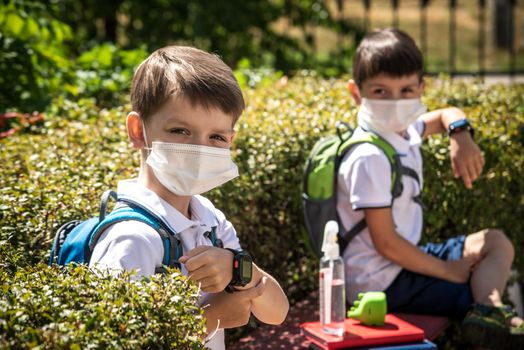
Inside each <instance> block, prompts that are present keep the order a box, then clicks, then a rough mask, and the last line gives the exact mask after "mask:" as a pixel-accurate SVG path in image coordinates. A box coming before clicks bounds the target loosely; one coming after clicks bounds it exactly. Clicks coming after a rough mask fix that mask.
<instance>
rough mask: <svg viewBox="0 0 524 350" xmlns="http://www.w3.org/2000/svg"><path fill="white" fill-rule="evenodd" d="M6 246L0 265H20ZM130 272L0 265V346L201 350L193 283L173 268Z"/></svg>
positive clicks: (196, 293) (201, 329) (201, 333)
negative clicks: (143, 275) (144, 274)
mask: <svg viewBox="0 0 524 350" xmlns="http://www.w3.org/2000/svg"><path fill="white" fill-rule="evenodd" d="M7 249H8V245H5V244H4V245H3V246H1V247H0V250H1V251H2V254H1V255H0V259H1V260H0V265H4V264H5V263H6V261H5V259H10V260H11V261H9V262H7V263H8V264H9V265H10V266H12V265H11V263H13V262H14V261H16V262H17V263H20V257H16V258H15V257H13V256H12V253H10V252H8V251H6V250H7ZM13 260H14V261H13ZM131 277H132V275H131V274H130V273H124V274H122V275H121V276H119V277H115V276H112V275H110V274H108V273H94V272H92V271H90V270H89V269H88V268H86V267H85V266H68V267H67V268H65V269H63V270H60V269H59V268H57V267H54V268H49V267H47V266H45V265H36V266H34V267H31V266H25V267H21V268H18V270H17V271H16V272H13V271H12V270H11V271H10V270H8V269H0V290H1V291H2V298H0V348H2V349H32V348H35V347H37V346H38V348H39V349H53V350H54V349H203V348H204V346H203V339H204V337H205V332H204V329H205V328H204V326H205V322H204V318H203V316H202V309H201V308H200V307H198V306H197V301H198V299H199V295H200V294H199V290H198V288H197V287H196V286H194V285H193V284H191V283H187V280H186V278H185V277H184V276H183V275H181V273H180V272H179V271H171V272H170V273H168V274H165V275H155V276H152V277H150V278H147V279H140V280H136V281H133V280H132V278H131Z"/></svg>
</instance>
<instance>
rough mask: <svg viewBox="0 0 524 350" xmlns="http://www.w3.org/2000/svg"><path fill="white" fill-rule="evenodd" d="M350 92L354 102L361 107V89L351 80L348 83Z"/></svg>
mask: <svg viewBox="0 0 524 350" xmlns="http://www.w3.org/2000/svg"><path fill="white" fill-rule="evenodd" d="M348 90H349V93H350V94H351V97H353V100H354V101H355V103H356V104H357V105H360V102H361V100H362V98H361V97H360V89H359V88H358V85H357V83H355V81H354V80H353V79H349V81H348Z"/></svg>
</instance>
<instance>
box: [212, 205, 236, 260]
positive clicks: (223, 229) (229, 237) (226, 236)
mask: <svg viewBox="0 0 524 350" xmlns="http://www.w3.org/2000/svg"><path fill="white" fill-rule="evenodd" d="M215 215H216V218H217V220H218V227H217V238H218V239H220V240H222V243H224V248H231V249H235V250H239V249H242V248H241V247H240V241H239V239H238V236H237V233H236V231H235V228H234V227H233V224H232V223H231V222H229V221H228V220H227V219H226V216H225V215H224V213H222V212H221V211H220V210H218V209H216V208H215Z"/></svg>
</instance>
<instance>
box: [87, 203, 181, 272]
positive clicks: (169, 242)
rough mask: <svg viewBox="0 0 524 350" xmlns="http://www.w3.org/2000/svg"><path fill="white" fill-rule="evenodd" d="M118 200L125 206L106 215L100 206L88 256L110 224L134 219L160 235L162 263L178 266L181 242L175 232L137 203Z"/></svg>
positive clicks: (158, 270)
mask: <svg viewBox="0 0 524 350" xmlns="http://www.w3.org/2000/svg"><path fill="white" fill-rule="evenodd" d="M112 197H113V196H112ZM107 198H108V197H107ZM113 198H114V197H113ZM118 201H119V202H122V203H125V206H122V207H120V208H118V209H116V210H114V211H112V212H111V213H110V214H108V215H107V216H106V215H105V207H104V209H102V206H101V212H100V218H101V220H100V222H99V224H98V226H97V227H96V228H95V230H94V233H93V235H92V236H91V239H90V241H89V244H88V247H87V248H88V249H89V253H88V254H89V255H88V256H89V258H90V257H91V253H92V252H93V249H94V247H95V245H96V243H97V242H98V240H99V239H100V236H101V235H102V234H103V233H104V232H105V231H106V230H107V229H108V228H109V227H110V226H112V225H114V224H116V223H118V222H122V221H128V220H135V221H139V222H143V223H144V224H146V225H149V226H150V227H152V228H153V229H154V230H155V231H156V232H157V233H158V234H159V235H160V238H161V240H162V245H163V247H164V258H163V261H162V264H163V265H166V266H169V267H177V268H180V263H179V261H178V260H179V259H180V257H181V256H182V244H181V242H180V240H179V239H178V238H177V237H176V235H175V232H173V231H172V230H171V229H170V228H169V227H168V226H167V225H166V224H164V223H163V221H162V220H161V219H160V218H159V217H157V216H156V215H155V214H153V213H152V212H150V211H149V210H147V209H145V208H143V207H141V206H139V205H137V204H136V203H131V202H128V201H125V200H121V199H118ZM103 203H104V201H102V204H103ZM160 270H161V271H160ZM155 272H165V268H163V267H162V268H160V269H158V268H157V269H156V270H155Z"/></svg>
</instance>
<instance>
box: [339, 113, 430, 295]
mask: <svg viewBox="0 0 524 350" xmlns="http://www.w3.org/2000/svg"><path fill="white" fill-rule="evenodd" d="M363 127H364V128H366V126H365V125H363ZM424 127H425V125H424V122H423V121H422V120H420V119H419V120H417V121H416V122H415V123H414V124H412V125H410V126H409V128H408V129H407V133H406V137H402V136H400V135H399V134H397V133H394V132H391V133H379V134H380V136H381V137H382V138H384V139H385V140H386V141H388V142H389V143H390V144H391V145H392V146H393V147H394V148H395V149H396V151H397V153H398V154H399V155H400V161H401V163H402V165H404V166H406V167H409V168H412V169H414V170H415V171H416V172H417V174H418V177H419V179H420V184H418V183H417V181H416V180H415V179H413V178H412V177H409V176H402V185H403V191H402V195H401V196H400V197H398V198H396V199H395V200H394V201H393V207H392V211H393V220H394V222H395V226H396V231H397V232H398V233H399V234H400V235H401V236H402V237H404V238H405V239H406V240H408V241H409V242H411V243H412V244H413V245H417V244H418V242H419V241H420V235H421V232H422V208H421V206H420V205H419V204H417V203H416V202H415V201H414V200H413V197H415V196H417V195H418V194H419V193H420V192H421V190H422V157H421V154H420V145H421V141H422V140H421V135H422V133H423V132H424ZM355 133H364V131H363V130H362V129H361V128H357V129H356V130H355ZM337 186H338V187H337V196H338V197H337V211H338V215H339V217H340V220H341V222H342V225H343V227H344V229H345V230H350V229H351V228H352V227H353V226H354V225H356V224H357V223H358V222H359V221H360V220H361V219H363V218H364V212H363V211H362V209H365V208H385V207H391V205H392V199H393V196H392V194H391V165H390V162H389V160H388V158H387V156H386V155H385V154H384V152H383V151H382V150H381V149H379V148H378V147H377V146H375V145H372V144H369V143H364V144H360V145H357V146H355V147H353V149H351V150H350V151H349V152H348V154H346V155H345V157H344V159H343V161H342V163H341V165H340V168H339V171H338V185H337ZM343 258H344V261H345V277H346V295H347V299H348V301H349V302H353V301H354V300H356V299H357V294H358V293H360V292H366V291H384V290H385V289H386V288H387V287H389V285H390V284H391V283H392V282H393V280H394V279H395V278H396V277H397V275H398V274H399V272H400V271H401V269H402V268H401V267H400V266H398V265H396V264H394V263H393V262H391V261H389V260H388V259H386V258H384V257H383V256H382V255H380V254H379V253H378V252H377V251H376V249H375V246H374V245H373V241H372V239H371V236H370V234H369V230H368V228H367V227H366V228H365V229H364V230H362V231H361V232H360V233H359V234H358V235H357V236H356V237H355V238H353V240H352V241H351V242H350V244H349V245H348V247H347V248H346V250H345V251H344V252H343Z"/></svg>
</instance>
